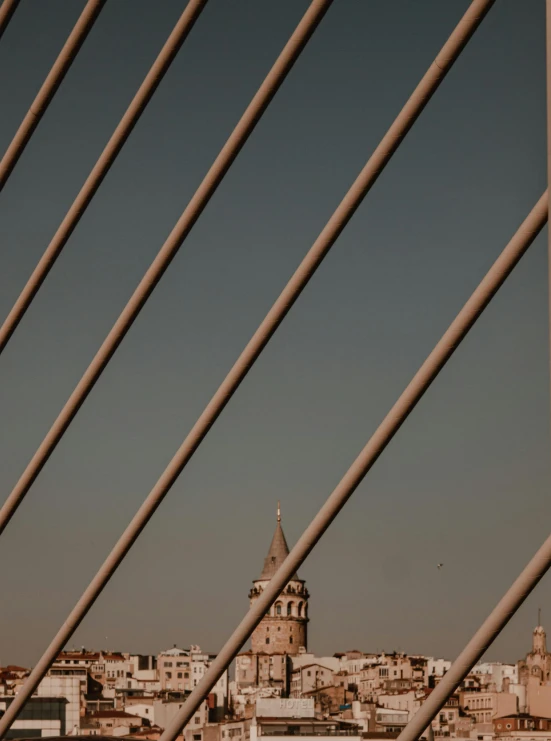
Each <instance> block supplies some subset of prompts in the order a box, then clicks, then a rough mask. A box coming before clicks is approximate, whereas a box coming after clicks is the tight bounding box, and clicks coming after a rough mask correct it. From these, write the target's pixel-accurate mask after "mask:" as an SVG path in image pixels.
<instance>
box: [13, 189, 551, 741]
mask: <svg viewBox="0 0 551 741" xmlns="http://www.w3.org/2000/svg"><path fill="white" fill-rule="evenodd" d="M546 221H547V192H546V193H544V194H543V196H542V197H541V198H540V200H539V201H538V202H537V204H536V206H535V207H534V208H533V209H532V211H531V212H530V214H529V215H528V217H527V218H526V219H525V220H524V222H523V223H522V225H521V226H520V228H519V229H518V231H517V232H516V234H515V235H514V236H513V238H512V239H511V241H510V242H509V244H508V245H507V246H506V247H505V249H504V250H503V252H502V253H501V255H500V256H499V257H498V259H497V260H496V261H495V262H494V264H493V265H492V267H491V268H490V270H489V271H488V272H487V273H486V275H485V277H484V278H483V280H482V281H481V282H480V283H479V285H478V287H477V288H476V289H475V291H474V293H473V294H472V295H471V297H470V298H469V300H468V301H467V303H466V304H465V305H464V307H463V308H462V309H461V311H460V312H459V314H458V315H457V317H456V318H455V319H454V321H453V322H452V323H451V325H450V326H449V328H448V329H447V330H446V332H445V333H444V335H443V336H442V338H441V340H440V341H439V342H438V344H437V345H436V346H435V348H434V349H433V351H432V352H431V353H430V355H429V356H428V357H427V359H426V360H425V362H424V363H423V365H422V366H421V368H420V369H419V370H418V371H417V373H416V374H415V376H414V377H413V379H412V380H411V382H410V383H409V385H408V386H407V387H406V389H405V391H404V392H403V393H402V394H401V396H400V397H399V398H398V401H397V402H396V403H395V404H394V406H393V407H392V409H391V410H390V411H389V413H388V414H387V415H386V417H385V418H384V420H383V421H382V423H381V424H380V425H379V427H378V428H377V430H376V431H375V433H374V434H373V435H372V437H371V439H370V440H369V442H368V443H367V445H366V446H365V447H364V448H363V450H362V451H361V452H360V454H359V455H358V457H357V458H356V460H355V461H354V463H353V464H352V465H351V466H350V468H349V469H348V471H347V472H346V473H345V475H344V476H343V478H342V479H341V480H340V482H339V484H337V486H336V488H335V489H334V490H333V492H332V493H331V495H330V496H329V498H328V499H327V500H326V502H325V504H324V505H323V507H322V508H321V509H320V510H319V512H318V514H317V515H316V516H315V517H314V519H313V520H312V522H311V523H310V525H309V526H308V527H307V528H306V530H305V531H304V532H303V533H302V535H301V536H300V538H299V540H298V541H297V544H296V545H295V546H294V548H293V549H292V550H291V552H290V553H289V555H288V556H287V558H286V559H285V561H284V562H283V564H282V565H281V566H280V568H279V569H278V570H277V571H276V573H275V574H274V576H273V577H272V579H271V580H270V582H269V583H268V585H267V586H266V588H265V589H264V591H263V592H262V594H261V595H260V597H258V599H257V600H256V601H255V602H254V604H253V605H252V606H251V609H250V610H249V612H248V613H247V614H246V616H245V617H244V618H243V620H242V621H241V623H240V624H239V625H238V627H237V628H236V630H235V631H234V632H233V634H232V635H231V636H230V638H229V639H228V640H227V642H226V643H225V645H224V647H223V648H222V650H221V651H220V653H219V654H218V656H217V657H216V659H215V660H214V661H213V663H212V664H211V666H210V668H209V669H208V671H207V672H206V673H205V675H204V677H203V679H202V680H201V681H200V682H199V683H198V685H197V687H196V688H195V689H194V690H193V691H192V693H191V695H190V696H189V697H188V699H187V700H186V701H185V703H184V705H183V706H182V708H181V709H180V710H179V711H178V713H177V715H176V716H175V718H174V720H173V721H172V722H171V723H170V724H169V726H168V728H167V729H165V731H164V733H163V734H162V735H161V738H160V741H175V739H176V738H177V736H178V735H179V733H180V732H181V730H182V728H183V727H184V726H185V725H186V723H188V721H189V720H190V718H192V717H193V715H194V714H195V712H196V710H197V708H198V707H199V705H200V704H201V702H202V701H203V699H204V698H205V697H206V696H207V695H208V693H209V692H210V691H211V689H212V688H213V687H214V685H215V684H216V682H217V681H218V679H219V678H220V677H221V676H222V674H223V673H224V672H225V671H226V669H227V668H228V666H229V665H230V664H231V662H232V661H233V659H234V658H235V657H236V655H237V654H238V652H239V651H240V650H241V648H242V647H243V645H244V644H245V642H246V641H247V640H248V639H249V638H250V636H251V634H252V632H253V631H254V629H255V628H256V627H257V625H259V623H260V622H261V621H262V618H263V617H264V616H265V615H266V613H267V612H268V610H269V609H270V607H271V606H272V605H273V604H274V602H275V601H276V599H277V598H278V597H279V595H280V593H281V590H282V589H284V588H285V585H286V584H287V583H288V582H289V580H290V579H292V577H293V574H294V573H296V571H297V570H298V569H299V568H300V566H301V564H302V563H303V562H304V561H305V559H306V558H307V556H308V555H309V554H310V552H311V551H312V550H313V548H314V546H315V545H316V544H317V543H318V541H319V540H320V539H321V538H322V536H323V534H324V533H325V531H326V530H327V528H328V527H329V525H331V523H332V522H333V520H334V519H335V518H336V517H337V515H338V514H339V512H340V511H341V509H342V508H343V507H344V505H345V504H346V502H347V501H348V500H349V498H350V497H351V496H352V494H353V493H354V491H355V490H356V488H357V487H358V486H359V484H360V483H361V482H362V480H363V479H364V477H365V476H366V474H367V473H368V472H369V471H370V469H371V468H372V467H373V465H374V464H375V462H376V461H377V459H378V458H379V456H380V455H381V453H382V452H383V450H384V449H385V448H386V447H387V445H388V444H389V443H390V441H391V440H392V438H393V437H394V435H395V434H396V433H397V432H398V430H399V429H400V427H401V426H402V424H403V423H404V422H405V420H406V419H407V418H408V417H409V415H410V414H411V412H412V411H413V410H414V409H415V407H416V406H417V404H418V403H419V401H420V400H421V398H422V397H423V395H424V393H425V392H426V391H427V389H428V388H429V386H430V385H431V384H432V382H433V381H434V379H435V378H436V377H437V376H438V374H439V373H440V371H441V370H442V368H443V367H444V366H445V365H446V363H447V362H448V360H449V359H450V358H451V356H452V355H453V354H454V352H455V351H456V349H457V348H458V346H459V345H460V343H461V342H462V341H463V339H464V338H465V337H466V335H467V334H468V332H469V330H470V329H471V328H472V326H473V325H474V324H475V322H476V321H477V319H478V318H479V316H480V315H481V314H482V312H483V311H484V309H485V308H486V306H487V305H488V304H489V303H490V301H491V300H492V298H493V297H494V295H495V294H496V293H497V291H498V290H499V288H500V287H501V286H502V285H503V283H504V282H505V280H506V279H507V277H508V276H509V275H510V273H511V271H512V270H513V268H514V267H515V266H516V265H517V263H518V262H519V260H520V259H521V257H522V256H523V255H524V253H525V252H526V250H527V249H528V247H529V246H530V245H531V244H532V242H533V241H534V239H535V238H536V237H537V235H538V234H539V232H540V231H541V229H542V228H543V227H544V225H545V223H546ZM550 565H551V537H550V538H549V539H548V541H547V542H546V544H545V546H544V547H543V549H542V551H541V552H540V553H538V554H537V555H536V557H535V559H534V560H533V561H532V562H531V563H530V565H529V567H528V569H527V570H526V571H525V572H523V574H522V575H521V576H520V577H519V579H518V580H517V581H516V582H515V584H514V585H513V587H512V589H511V590H510V591H511V593H512V595H509V593H508V596H507V597H506V599H505V601H503V602H502V603H500V605H499V606H498V608H496V610H497V613H496V614H495V615H494V614H493V617H492V618H491V620H490V621H489V622H488V623H487V624H485V625H484V626H483V629H482V632H481V633H480V635H479V634H477V637H476V642H475V644H473V647H474V646H475V645H476V646H477V647H478V648H480V649H481V651H482V650H483V648H482V644H483V643H484V641H485V640H486V639H487V638H488V636H490V637H491V638H494V637H495V635H497V632H499V630H501V627H503V625H504V624H505V623H506V622H507V620H508V619H509V618H510V616H511V614H512V613H511V612H509V611H508V609H509V607H511V609H513V608H514V609H517V607H518V606H519V605H520V604H521V603H522V601H523V600H524V599H525V598H526V596H527V594H528V593H529V591H530V590H531V589H533V588H534V586H535V585H536V584H537V582H538V581H539V579H540V578H541V576H542V575H543V573H545V570H547V569H548V568H549V566H550ZM496 630H497V632H495V631H496ZM492 631H493V632H492ZM473 647H471V644H469V651H470V653H468V658H469V661H470V660H471V658H472V657H473V656H475V654H476V651H474V648H473ZM476 656H478V654H476ZM461 661H463V659H462V658H461ZM473 663H474V659H473ZM463 666H464V664H461V663H459V664H458V669H457V672H458V673H457V676H459V673H460V671H459V670H460V669H461V667H463ZM467 670H468V668H467ZM465 673H466V672H465ZM447 676H448V675H446V676H445V677H444V680H442V681H443V682H444V681H445V680H446V677H447ZM450 681H451V680H450ZM439 687H440V685H439ZM439 696H440V695H439ZM431 697H432V694H431ZM445 697H446V696H445ZM445 697H444V701H445ZM429 701H430V698H429ZM429 701H427V702H429ZM425 705H427V703H425ZM425 705H423V708H424V707H425ZM431 707H432V706H431ZM423 708H422V709H423ZM419 712H421V711H419ZM417 715H419V713H418V714H417ZM417 715H416V716H415V717H416V718H417ZM425 720H426V718H425V717H420V719H419V721H418V723H417V725H416V726H415V731H419V732H421V731H423V730H424V729H425V728H426V726H427V723H428V722H425ZM1 731H2V726H1V724H0V732H1ZM404 733H405V731H404ZM404 733H403V734H402V736H403V735H404ZM417 735H418V734H416V733H414V731H412V732H411V733H410V734H409V735H408V736H407V737H406V736H404V738H401V741H414V740H415V739H416V738H417Z"/></svg>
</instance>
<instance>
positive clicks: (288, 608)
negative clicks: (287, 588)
mask: <svg viewBox="0 0 551 741" xmlns="http://www.w3.org/2000/svg"><path fill="white" fill-rule="evenodd" d="M292 614H293V603H292V602H288V603H287V615H292Z"/></svg>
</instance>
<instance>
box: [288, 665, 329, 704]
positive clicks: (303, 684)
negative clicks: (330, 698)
mask: <svg viewBox="0 0 551 741" xmlns="http://www.w3.org/2000/svg"><path fill="white" fill-rule="evenodd" d="M333 684H335V675H334V673H333V672H332V671H331V669H328V668H327V667H326V666H323V665H322V664H306V665H305V666H301V667H299V668H298V669H295V670H294V671H293V673H292V675H291V687H290V695H291V697H302V696H303V695H304V694H305V693H306V692H311V691H312V690H317V689H321V688H323V687H329V686H331V685H333Z"/></svg>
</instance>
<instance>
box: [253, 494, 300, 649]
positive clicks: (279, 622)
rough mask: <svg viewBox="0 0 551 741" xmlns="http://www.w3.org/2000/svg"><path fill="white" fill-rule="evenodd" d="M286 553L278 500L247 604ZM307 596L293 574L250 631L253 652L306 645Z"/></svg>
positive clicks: (255, 596) (264, 583) (254, 597)
mask: <svg viewBox="0 0 551 741" xmlns="http://www.w3.org/2000/svg"><path fill="white" fill-rule="evenodd" d="M288 555H289V547H288V546H287V541H286V540H285V535H284V534H283V528H282V527H281V510H280V507H279V502H278V504H277V525H276V529H275V533H274V537H273V538H272V543H271V545H270V550H269V551H268V555H267V556H266V558H265V559H264V568H263V569H262V573H261V574H260V578H259V579H256V580H255V581H254V582H253V587H252V589H251V591H250V592H249V600H250V603H251V606H252V605H253V603H254V602H255V600H256V599H258V597H259V596H260V595H261V594H262V592H263V590H264V589H265V587H266V586H267V584H268V582H269V581H270V579H271V578H272V576H273V575H274V574H275V572H276V571H277V570H278V568H279V567H280V566H281V564H282V563H283V561H284V560H285V558H286V557H287V556H288ZM308 597H309V594H308V590H307V589H306V585H305V583H304V581H303V580H302V579H299V577H298V574H295V575H294V576H293V578H292V579H291V581H290V582H289V583H288V584H287V586H286V587H285V589H284V590H283V591H282V592H281V594H280V595H279V597H278V598H277V600H276V602H275V604H273V605H272V607H271V608H270V611H269V612H268V613H267V614H266V616H265V617H264V618H263V619H262V622H261V623H260V624H259V625H258V627H257V628H256V630H255V631H254V633H253V635H252V650H253V653H255V654H258V653H265V654H298V652H299V650H300V649H301V648H304V649H306V648H307V624H308Z"/></svg>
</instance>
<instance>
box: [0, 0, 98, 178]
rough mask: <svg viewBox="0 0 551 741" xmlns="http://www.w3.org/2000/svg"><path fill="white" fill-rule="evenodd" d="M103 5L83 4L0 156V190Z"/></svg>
mask: <svg viewBox="0 0 551 741" xmlns="http://www.w3.org/2000/svg"><path fill="white" fill-rule="evenodd" d="M104 5H105V0H88V2H87V3H86V5H85V6H84V10H83V11H82V13H81V14H80V16H79V19H78V20H77V22H76V23H75V25H74V27H73V30H72V31H71V33H70V34H69V38H68V39H67V41H66V42H65V45H64V46H63V49H62V50H61V51H60V53H59V56H58V57H57V59H56V60H55V62H54V65H53V67H52V69H51V70H50V71H49V72H48V76H47V77H46V79H45V80H44V83H43V85H42V87H41V88H40V90H39V91H38V95H37V96H36V98H35V99H34V101H33V103H32V105H31V107H30V108H29V110H28V111H27V113H26V115H25V118H24V119H23V121H22V122H21V124H20V126H19V128H18V129H17V132H16V134H15V136H14V137H13V139H12V141H11V144H10V145H9V147H8V148H7V150H6V153H5V154H4V156H3V157H2V159H1V160H0V190H2V188H3V187H4V185H5V184H6V182H7V180H8V178H9V176H10V174H11V172H12V170H13V168H14V167H15V165H16V164H17V161H18V160H19V158H20V157H21V155H22V154H23V151H24V149H25V147H26V146H27V144H28V142H29V140H30V138H31V136H32V135H33V133H34V130H35V129H36V127H37V126H38V124H39V123H40V121H41V119H42V116H43V115H44V113H45V112H46V109H47V108H48V106H49V105H50V103H51V101H52V98H53V97H54V95H55V94H56V91H57V89H58V87H59V86H60V85H61V83H62V82H63V80H64V78H65V75H66V74H67V72H68V71H69V68H70V66H71V65H72V63H73V61H74V59H75V57H76V55H77V54H78V52H79V51H80V47H81V46H82V44H83V43H84V41H85V39H86V37H87V36H88V34H89V33H90V30H91V28H92V26H93V25H94V23H95V22H96V18H97V17H98V15H99V13H100V11H101V10H102V8H103V6H104Z"/></svg>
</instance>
